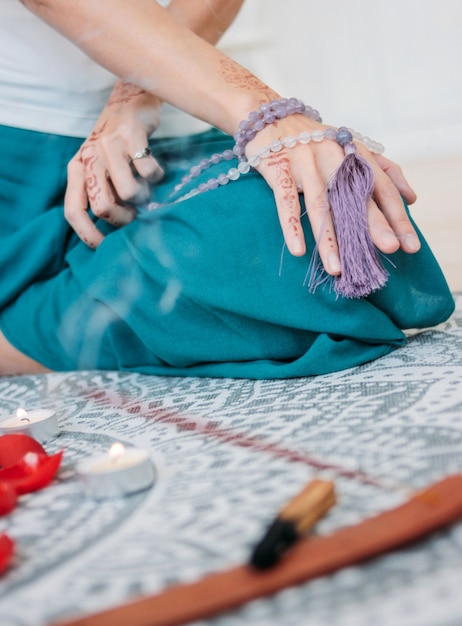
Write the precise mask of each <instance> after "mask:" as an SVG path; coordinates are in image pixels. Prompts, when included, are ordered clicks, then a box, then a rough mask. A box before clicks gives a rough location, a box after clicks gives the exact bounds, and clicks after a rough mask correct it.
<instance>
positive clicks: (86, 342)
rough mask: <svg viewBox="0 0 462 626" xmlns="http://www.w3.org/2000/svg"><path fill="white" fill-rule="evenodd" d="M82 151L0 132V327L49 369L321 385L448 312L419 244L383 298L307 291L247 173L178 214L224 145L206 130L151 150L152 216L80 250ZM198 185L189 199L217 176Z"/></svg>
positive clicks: (302, 265)
mask: <svg viewBox="0 0 462 626" xmlns="http://www.w3.org/2000/svg"><path fill="white" fill-rule="evenodd" d="M79 144H80V141H79V140H76V139H70V138H65V137H55V136H50V135H44V134H41V133H34V132H30V131H22V130H16V129H10V128H5V127H0V145H1V146H2V154H1V156H0V211H1V220H2V228H1V232H0V329H1V330H2V332H3V333H4V335H5V336H6V338H7V339H8V340H9V341H10V342H11V343H12V344H13V345H14V346H15V347H16V348H17V349H18V350H20V351H21V352H24V353H25V354H26V355H28V356H30V357H31V358H33V359H35V360H37V361H39V362H40V363H42V364H43V365H45V366H46V367H48V368H50V369H52V370H77V369H111V370H126V371H137V372H141V373H145V374H157V375H175V376H177V375H179V376H220V377H244V378H285V377H295V376H310V375H315V374H324V373H328V372H333V371H337V370H341V369H344V368H349V367H352V366H355V365H359V364H361V363H365V362H367V361H370V360H372V359H376V358H378V357H380V356H383V355H385V354H388V353H389V352H391V351H392V350H394V349H396V348H398V347H399V346H402V345H403V343H404V342H405V334H404V333H403V329H408V328H424V327H429V326H433V325H435V324H438V323H439V322H442V321H443V320H445V319H447V318H448V317H449V315H450V314H451V313H452V311H453V307H454V303H453V299H452V297H451V294H450V291H449V289H448V286H447V284H446V282H445V279H444V277H443V275H442V273H441V271H440V268H439V267H438V264H437V262H436V261H435V259H434V257H433V255H432V253H431V251H430V249H429V248H428V245H427V244H426V243H425V241H424V240H423V238H421V241H422V248H421V250H420V252H418V253H417V254H414V255H408V254H404V253H402V252H401V251H398V252H396V253H395V254H392V255H390V256H389V257H388V261H389V262H388V261H387V260H386V261H385V263H386V267H387V269H388V271H389V273H390V276H389V279H388V282H387V284H386V286H385V287H384V288H383V289H381V290H380V291H378V292H376V293H374V294H372V295H371V296H370V297H368V298H365V299H354V300H352V299H345V298H341V297H340V298H338V297H337V296H336V295H335V293H334V292H333V290H332V288H331V285H329V283H326V284H324V285H323V286H321V287H319V288H318V289H317V290H316V292H315V293H310V291H309V289H308V288H307V284H306V277H307V271H308V266H309V263H310V259H311V254H312V251H313V248H314V241H313V237H312V234H311V230H310V227H309V224H308V221H307V220H305V221H304V229H305V235H306V239H307V244H308V253H307V255H306V256H305V257H302V258H295V257H292V256H291V255H290V254H288V253H287V251H286V250H285V249H284V245H283V238H282V234H281V229H280V225H279V222H278V218H277V213H276V208H275V204H274V199H273V195H272V192H271V190H270V189H269V188H268V186H267V184H266V182H265V181H264V180H263V179H262V178H261V177H260V176H259V175H258V174H257V173H250V174H247V175H246V176H242V177H241V178H240V179H239V180H238V181H236V182H231V183H229V184H228V185H226V186H223V187H219V188H218V189H216V190H213V191H208V192H205V193H202V194H199V195H197V196H194V197H192V198H190V199H189V200H185V201H182V202H177V203H175V202H173V203H171V202H170V200H171V198H172V196H171V194H172V190H173V187H174V186H175V185H176V184H177V183H178V182H179V180H180V179H181V176H183V175H184V173H185V172H187V171H188V170H189V167H190V166H191V164H195V163H197V162H198V161H200V160H201V159H202V158H205V157H209V156H211V155H212V154H213V153H216V152H222V151H223V150H225V149H226V148H229V147H230V145H231V140H230V138H229V137H227V136H225V135H223V134H222V133H219V132H218V131H210V132H207V133H204V134H201V135H196V136H192V137H187V138H181V139H177V138H175V139H163V140H157V141H153V142H152V143H151V149H152V151H153V154H155V155H156V157H157V158H158V160H159V161H160V162H161V164H162V165H163V167H164V169H165V171H166V176H165V178H164V180H163V181H162V182H161V183H160V184H158V185H156V186H155V187H153V189H152V198H153V201H155V202H159V203H161V204H163V206H162V207H161V208H159V209H156V210H153V211H146V210H140V211H139V214H138V218H137V219H136V220H135V221H133V222H132V223H131V224H129V225H127V226H125V227H123V228H120V229H118V230H117V229H114V228H113V227H111V226H109V225H108V224H107V223H105V222H98V227H99V228H101V229H102V230H103V231H104V232H105V233H106V238H105V239H104V241H103V242H102V243H101V245H100V246H99V247H98V249H97V250H91V249H90V248H88V247H87V246H86V245H84V244H83V243H82V242H81V241H80V240H79V239H78V238H77V237H76V236H75V234H74V233H73V232H72V230H71V229H70V228H69V227H68V225H67V223H66V221H65V219H64V213H63V196H64V191H65V180H66V165H67V162H68V161H69V159H70V158H71V157H72V156H73V155H74V154H75V152H76V151H77V150H78V147H79ZM230 165H231V164H230V163H229V162H224V163H221V164H219V165H216V166H213V170H212V169H211V170H208V171H206V172H204V173H203V174H202V175H201V176H200V177H199V178H196V179H195V180H194V183H193V184H191V185H190V186H189V187H187V188H185V189H184V192H186V191H188V190H189V189H192V188H194V187H196V186H197V185H198V184H200V183H201V182H204V181H207V180H208V179H209V178H210V177H211V176H214V177H215V176H217V175H218V174H219V173H220V172H221V171H227V169H228V168H229V167H230Z"/></svg>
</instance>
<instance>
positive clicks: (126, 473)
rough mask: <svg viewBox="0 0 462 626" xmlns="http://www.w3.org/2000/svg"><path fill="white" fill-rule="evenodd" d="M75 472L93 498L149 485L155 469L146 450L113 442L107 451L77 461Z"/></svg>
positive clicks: (138, 489)
mask: <svg viewBox="0 0 462 626" xmlns="http://www.w3.org/2000/svg"><path fill="white" fill-rule="evenodd" d="M77 475H78V476H79V478H80V479H81V480H82V482H83V484H84V486H85V488H86V490H87V492H88V493H89V494H90V495H92V496H93V497H95V498H98V499H100V498H115V497H120V496H125V495H128V494H131V493H136V492H138V491H144V490H145V489H148V488H149V487H151V486H152V485H153V483H154V480H155V478H156V471H155V468H154V464H153V463H152V461H151V459H150V457H149V454H148V453H147V452H145V451H144V450H139V449H137V448H125V446H124V445H123V444H122V443H114V444H113V445H112V446H111V448H110V450H109V452H108V454H105V455H101V456H94V457H89V458H87V459H84V460H82V461H80V462H79V463H78V464H77Z"/></svg>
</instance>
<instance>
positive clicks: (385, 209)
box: [370, 160, 420, 253]
mask: <svg viewBox="0 0 462 626" xmlns="http://www.w3.org/2000/svg"><path fill="white" fill-rule="evenodd" d="M370 163H371V165H372V167H373V169H374V173H375V187H374V194H373V200H374V201H375V203H376V205H377V206H378V207H379V208H380V210H381V211H382V213H383V215H384V217H385V219H386V222H387V224H388V226H389V227H388V228H387V229H386V230H385V231H384V232H383V233H382V236H381V241H379V240H377V241H375V240H374V243H375V244H376V245H377V247H378V248H379V249H380V250H382V251H384V252H386V251H387V248H388V247H389V245H391V242H392V239H391V236H390V228H391V231H392V232H393V234H394V236H395V238H396V239H397V240H398V242H399V245H400V247H401V248H402V249H403V250H404V251H405V252H409V253H413V252H417V251H418V250H419V249H420V241H419V238H418V236H417V233H416V231H415V230H414V227H413V226H412V224H411V221H410V220H409V217H408V215H407V213H406V209H405V207H404V203H403V201H402V198H401V194H400V192H399V190H398V188H397V187H396V186H395V185H394V183H393V182H392V181H391V179H390V178H389V177H388V176H387V174H385V172H384V171H383V170H382V169H381V168H380V167H379V166H378V165H377V163H376V162H375V161H374V160H372V161H371V162H370ZM387 242H388V244H387Z"/></svg>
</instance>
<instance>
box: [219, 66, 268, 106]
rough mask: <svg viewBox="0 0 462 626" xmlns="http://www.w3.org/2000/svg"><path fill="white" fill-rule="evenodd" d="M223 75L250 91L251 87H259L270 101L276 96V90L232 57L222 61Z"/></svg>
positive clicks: (232, 82) (229, 80)
mask: <svg viewBox="0 0 462 626" xmlns="http://www.w3.org/2000/svg"><path fill="white" fill-rule="evenodd" d="M220 66H221V75H222V76H223V78H224V79H225V81H226V82H227V83H231V84H232V85H235V86H236V87H238V88H239V89H245V90H246V91H249V90H251V89H257V90H258V91H261V92H264V94H265V96H266V97H267V99H268V101H269V100H271V99H273V98H274V97H275V94H274V91H273V90H272V89H270V88H269V87H268V86H267V85H265V83H263V82H262V81H261V80H260V79H259V78H257V77H256V76H254V74H252V72H249V70H246V69H244V68H242V67H241V66H240V65H238V64H237V63H236V62H235V61H233V60H231V59H224V60H222V61H220Z"/></svg>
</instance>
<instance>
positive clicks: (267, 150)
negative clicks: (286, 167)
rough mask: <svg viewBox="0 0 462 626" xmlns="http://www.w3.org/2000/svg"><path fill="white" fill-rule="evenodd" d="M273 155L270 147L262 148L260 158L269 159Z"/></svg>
mask: <svg viewBox="0 0 462 626" xmlns="http://www.w3.org/2000/svg"><path fill="white" fill-rule="evenodd" d="M270 154H271V148H270V146H265V147H264V148H262V149H261V150H260V151H259V153H258V156H259V157H260V158H261V159H266V158H267V157H269V155H270Z"/></svg>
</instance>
